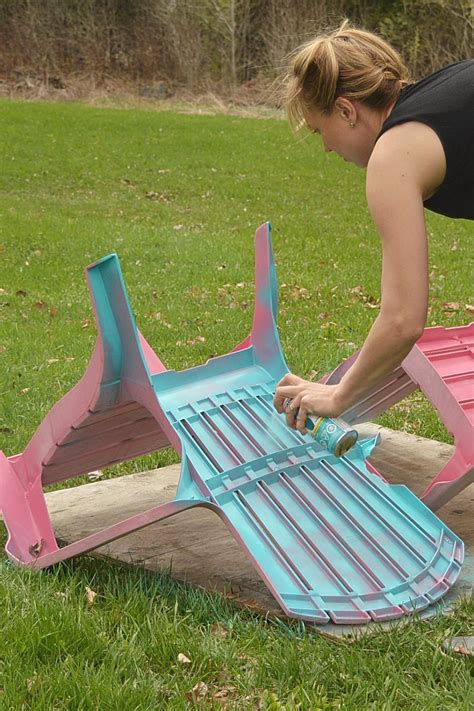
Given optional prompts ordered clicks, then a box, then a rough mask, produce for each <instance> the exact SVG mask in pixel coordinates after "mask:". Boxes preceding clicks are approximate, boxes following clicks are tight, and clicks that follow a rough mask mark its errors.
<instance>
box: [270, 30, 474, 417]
mask: <svg viewBox="0 0 474 711" xmlns="http://www.w3.org/2000/svg"><path fill="white" fill-rule="evenodd" d="M286 105H287V111H288V116H289V120H290V123H291V124H292V125H293V127H294V128H295V129H299V128H302V127H306V128H308V129H309V130H310V131H312V132H313V133H317V134H320V135H321V138H322V141H323V144H324V148H325V150H326V151H335V152H336V153H338V154H339V155H340V156H341V157H342V158H344V159H345V160H348V161H351V162H353V163H355V164H356V165H358V166H360V167H362V168H367V177H366V193H367V202H368V206H369V209H370V212H371V214H372V217H373V220H374V222H375V225H376V228H377V230H378V232H379V235H380V238H381V240H382V247H383V261H382V284H381V294H382V298H381V308H380V313H379V315H378V317H377V318H376V320H375V322H374V324H373V325H372V328H371V329H370V332H369V334H368V336H367V338H366V341H365V343H364V345H363V347H362V349H361V351H360V354H359V357H358V358H357V360H356V362H355V363H354V364H353V365H352V367H351V368H350V369H349V370H348V371H347V373H346V374H345V375H344V376H343V377H342V379H341V381H340V382H339V383H338V384H337V385H322V384H320V383H312V382H309V381H307V380H303V379H302V378H300V377H298V376H296V375H293V374H288V375H286V376H285V377H284V378H283V379H282V380H281V381H280V383H279V384H278V386H277V389H276V395H275V399H274V405H275V407H276V409H277V410H278V412H284V411H285V412H286V418H287V422H288V424H289V425H290V426H291V427H296V428H297V429H299V430H301V431H305V422H306V418H307V416H308V415H311V414H314V415H322V416H329V417H331V416H332V417H335V416H338V415H340V414H342V413H343V412H345V410H347V409H348V408H349V407H351V406H352V405H354V404H355V403H356V402H357V401H358V400H360V398H361V397H362V396H363V395H364V393H365V392H366V391H368V390H370V388H371V387H372V386H374V385H376V384H377V383H378V382H379V381H382V380H383V379H384V377H385V376H387V375H388V374H389V373H390V372H391V371H392V370H393V369H394V368H395V367H397V366H399V365H400V363H401V362H402V360H403V359H404V358H405V356H406V355H407V354H408V353H409V351H410V350H411V348H412V347H413V345H414V343H415V342H416V341H417V339H418V338H419V337H420V336H421V334H422V333H423V329H424V326H425V322H426V316H427V309H428V246H427V235H426V227H425V219H424V207H426V208H428V209H430V210H433V211H435V212H439V213H441V214H443V215H448V216H449V217H461V218H466V219H471V220H472V219H474V60H466V61H463V62H458V63H456V64H453V65H450V66H449V67H446V68H444V69H441V70H440V71H438V72H435V73H434V74H432V75H431V76H428V77H426V78H425V79H423V80H421V81H419V82H416V83H414V84H410V83H409V82H408V71H407V68H406V67H405V65H404V64H403V62H402V60H401V58H400V56H399V55H398V53H397V52H396V51H395V50H394V49H393V48H392V47H390V45H388V44H387V43H386V42H384V41H383V40H382V39H381V38H379V37H377V35H374V34H372V33H370V32H365V31H362V30H358V29H355V28H352V27H350V25H349V23H348V21H347V20H346V21H345V22H344V23H343V24H342V25H341V27H340V28H339V29H338V30H336V31H335V32H332V33H331V34H327V35H323V36H321V37H317V38H316V39H315V40H313V41H312V42H309V43H308V44H305V45H303V46H302V47H300V48H299V49H298V50H296V52H295V53H294V54H293V56H292V61H291V66H290V71H289V73H288V75H287V79H286ZM287 399H288V400H291V402H288V400H287ZM285 401H286V403H285ZM285 404H286V408H285Z"/></svg>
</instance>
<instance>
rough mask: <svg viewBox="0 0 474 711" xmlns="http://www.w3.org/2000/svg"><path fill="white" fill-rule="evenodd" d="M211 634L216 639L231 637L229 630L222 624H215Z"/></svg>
mask: <svg viewBox="0 0 474 711" xmlns="http://www.w3.org/2000/svg"><path fill="white" fill-rule="evenodd" d="M211 632H212V634H213V635H214V636H215V637H221V638H222V639H224V638H225V637H228V635H229V630H228V629H227V627H225V625H223V624H222V623H221V622H215V623H214V624H213V625H212V626H211Z"/></svg>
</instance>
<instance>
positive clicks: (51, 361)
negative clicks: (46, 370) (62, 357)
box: [46, 358, 59, 365]
mask: <svg viewBox="0 0 474 711" xmlns="http://www.w3.org/2000/svg"><path fill="white" fill-rule="evenodd" d="M46 362H47V363H48V364H49V365H51V364H52V363H59V358H48V360H47V361H46Z"/></svg>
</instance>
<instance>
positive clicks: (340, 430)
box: [283, 398, 359, 457]
mask: <svg viewBox="0 0 474 711" xmlns="http://www.w3.org/2000/svg"><path fill="white" fill-rule="evenodd" d="M290 402H291V398H286V400H285V401H284V403H283V405H284V407H285V410H286V409H287V407H288V405H289V404H290ZM305 426H306V429H308V430H309V432H310V434H311V436H312V437H314V439H315V441H316V442H317V443H318V444H320V445H321V447H323V448H324V449H327V450H328V451H329V452H331V453H332V454H334V455H335V456H336V457H342V456H344V454H346V453H347V452H348V451H349V450H350V449H351V448H352V447H353V446H354V445H355V443H356V442H357V439H358V436H359V434H358V432H357V430H354V429H351V428H350V427H348V425H347V423H346V422H344V420H341V418H340V417H317V418H315V419H313V418H309V417H308V419H307V420H306V425H305Z"/></svg>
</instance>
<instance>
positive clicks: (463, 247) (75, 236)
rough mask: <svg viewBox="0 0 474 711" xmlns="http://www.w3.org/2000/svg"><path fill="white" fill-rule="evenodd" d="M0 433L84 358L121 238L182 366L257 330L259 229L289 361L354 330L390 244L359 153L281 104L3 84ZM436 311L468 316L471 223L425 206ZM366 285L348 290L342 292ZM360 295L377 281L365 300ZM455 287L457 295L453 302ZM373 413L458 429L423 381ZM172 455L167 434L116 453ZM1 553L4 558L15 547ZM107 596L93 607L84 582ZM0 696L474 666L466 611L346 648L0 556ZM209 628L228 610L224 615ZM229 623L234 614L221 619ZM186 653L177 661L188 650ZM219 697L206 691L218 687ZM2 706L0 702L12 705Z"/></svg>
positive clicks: (463, 683) (23, 423)
mask: <svg viewBox="0 0 474 711" xmlns="http://www.w3.org/2000/svg"><path fill="white" fill-rule="evenodd" d="M0 108H1V114H0V122H1V134H2V143H1V148H0V164H1V166H2V170H1V171H0V184H1V194H0V265H1V266H0V288H1V289H2V291H1V292H0V302H1V304H2V306H1V308H0V315H1V318H2V321H1V323H0V403H1V406H0V407H1V410H0V448H1V449H3V450H4V452H5V453H6V454H7V455H11V454H14V453H16V452H18V451H21V450H22V449H23V448H24V446H25V445H26V443H27V442H28V440H29V438H30V437H31V435H32V433H33V432H34V429H35V427H36V426H37V425H38V424H39V422H40V421H41V419H42V417H43V416H44V414H45V413H46V412H47V410H48V409H49V408H50V407H51V406H52V405H53V404H54V403H55V402H56V401H57V399H58V398H59V397H60V396H61V395H63V394H64V393H66V392H67V390H68V389H69V388H70V387H71V386H72V385H73V384H75V383H76V382H77V380H78V379H79V377H80V376H81V375H82V373H83V372H84V369H85V367H86V365H87V362H88V359H89V357H90V354H91V352H92V348H93V344H94V340H95V326H94V322H93V316H92V311H91V306H90V302H89V297H88V293H87V289H86V285H85V281H84V278H83V273H82V270H83V268H84V267H85V266H86V265H87V264H88V263H90V262H92V261H94V260H95V259H97V258H99V257H101V256H104V255H105V254H108V253H110V252H113V251H116V252H117V253H118V254H119V256H120V258H121V263H122V268H123V271H124V275H125V279H126V282H127V286H128V290H129V295H130V300H131V303H132V308H133V310H134V313H135V316H136V319H137V322H138V325H139V327H140V328H141V330H142V331H143V333H144V335H145V336H146V338H147V339H148V340H149V341H150V342H151V343H152V345H153V346H154V347H155V348H156V350H157V353H158V354H159V355H160V357H162V359H163V360H164V361H165V363H166V364H167V366H168V367H169V368H176V369H180V368H185V367H189V366H191V365H195V364H198V363H201V362H203V361H205V360H206V359H208V358H209V357H211V356H213V355H216V354H220V353H224V352H225V351H227V350H228V349H230V348H232V347H233V346H234V345H235V344H236V343H238V342H239V341H240V340H242V338H243V337H244V336H245V335H246V334H247V332H248V331H249V329H250V323H251V317H252V303H253V291H252V289H253V269H254V251H253V233H254V230H255V228H256V227H257V226H258V225H259V224H260V223H261V222H263V221H265V220H267V219H270V220H271V221H272V223H273V237H274V251H275V257H276V263H277V270H278V279H279V285H280V309H279V324H280V331H281V337H282V342H283V347H284V351H285V354H286V357H287V361H288V364H289V366H290V368H291V369H292V370H293V371H294V372H296V373H299V374H301V375H303V376H309V377H318V376H321V375H322V374H324V373H325V372H326V371H328V370H329V369H331V368H333V367H335V366H336V365H337V364H338V363H339V362H340V361H341V360H342V359H343V358H345V357H346V356H348V355H349V354H350V353H351V352H353V350H355V348H356V347H359V346H360V345H361V344H362V342H363V340H364V337H365V335H366V333H367V331H368V329H369V327H370V324H371V322H372V320H373V318H374V315H375V314H376V313H377V312H376V310H374V309H371V308H369V307H368V306H367V299H368V300H369V301H371V300H376V299H377V298H378V297H379V294H380V290H379V280H380V244H379V240H378V237H377V235H376V233H375V231H374V228H373V226H372V224H371V221H370V217H369V215H368V212H367V210H366V207H365V197H364V175H363V172H362V171H360V170H358V169H356V168H355V167H353V166H350V165H348V164H346V163H343V162H342V161H340V160H339V159H338V158H337V157H336V156H334V155H326V154H324V152H323V151H322V150H321V147H320V145H318V140H315V139H313V138H312V139H310V140H308V141H305V142H302V143H297V142H295V140H294V138H293V137H292V136H291V134H290V132H289V130H288V127H287V125H286V124H285V123H284V122H282V121H278V120H271V119H266V120H258V119H249V118H245V119H244V118H238V117H232V116H190V115H180V114H176V113H171V112H166V113H165V112H163V113H159V112H152V111H138V110H122V109H97V108H91V107H87V106H81V105H77V104H70V105H65V104H62V105H61V104H42V103H15V102H8V101H2V102H0ZM428 225H429V233H430V260H431V265H430V271H431V274H432V278H431V292H432V293H431V307H430V308H431V310H430V316H429V321H430V324H439V325H445V326H451V325H458V324H464V323H466V322H467V321H468V320H469V316H470V314H469V313H468V312H467V311H465V305H466V304H468V303H470V304H472V303H473V295H472V281H471V280H472V277H471V275H472V261H471V263H469V254H470V253H472V225H469V224H468V223H467V222H463V221H454V220H447V219H444V218H442V217H438V216H436V215H428ZM355 287H361V289H360V290H359V292H360V291H361V292H362V293H358V292H357V291H356V292H354V291H351V290H353V289H354V288H355ZM364 297H365V298H364ZM445 302H457V303H459V306H460V308H459V310H456V311H452V312H448V311H446V310H445V309H444V308H443V303H445ZM382 422H383V423H384V424H386V425H388V426H391V427H394V428H399V429H402V428H403V429H406V430H408V431H411V432H416V433H417V434H420V435H424V436H429V437H435V438H437V439H440V440H445V441H450V439H449V435H448V434H447V433H446V432H445V431H444V429H443V427H442V425H440V423H439V421H438V418H437V416H436V414H435V413H434V412H433V410H432V408H431V407H430V406H429V405H428V404H427V403H426V401H425V400H424V398H422V397H421V396H420V395H419V394H415V395H413V396H412V397H411V398H410V399H409V400H408V401H407V402H405V403H401V404H400V405H399V406H397V407H396V408H394V409H393V410H392V411H391V412H390V413H387V414H386V415H385V416H384V418H383V419H382ZM171 461H176V455H175V454H174V453H173V452H171V451H164V452H160V453H157V454H155V455H153V456H149V457H146V458H142V459H140V460H137V461H135V462H131V463H128V464H125V465H121V466H120V467H114V468H112V469H111V470H110V471H109V472H108V476H111V475H112V474H117V473H119V474H123V473H125V472H128V471H135V470H141V469H144V468H147V467H151V466H161V465H164V464H167V463H169V462H171ZM2 561H4V559H0V564H2ZM86 586H90V587H91V588H93V589H94V590H96V591H97V592H98V593H99V596H98V598H96V601H95V603H94V604H93V605H88V604H87V601H86V599H85V588H86ZM0 588H1V590H0V601H1V606H0V613H1V618H0V689H3V693H1V691H0V708H5V709H21V708H26V709H28V708H32V709H48V710H49V709H53V708H54V709H100V710H101V711H102V710H103V709H156V708H171V709H173V708H186V706H187V705H189V703H190V702H188V701H187V700H186V693H187V692H189V690H190V689H192V687H193V686H194V684H196V683H197V682H198V681H204V682H205V683H206V684H207V685H208V687H209V693H208V695H207V696H206V697H205V698H204V699H203V700H202V701H201V702H200V704H201V706H202V707H203V708H204V707H205V708H213V707H215V708H219V707H220V705H219V704H220V702H219V701H218V699H214V694H215V693H217V692H218V691H219V690H222V689H223V688H224V687H233V688H232V689H230V690H229V694H228V699H230V701H228V703H227V707H228V708H236V709H245V708H249V709H250V708H251V709H254V708H258V703H261V704H262V707H263V708H267V709H278V708H288V709H297V708H300V707H298V704H301V708H302V709H317V708H324V709H326V708H347V709H354V710H355V709H357V710H360V709H366V708H371V709H392V708H393V709H395V708H404V709H412V708H413V709H415V708H423V709H440V708H443V709H464V708H466V709H467V708H468V689H469V681H470V675H469V674H470V673H469V667H468V665H467V663H466V660H464V659H458V658H451V657H445V656H443V655H442V654H441V653H440V652H439V651H438V646H439V642H440V641H441V640H442V639H443V638H444V637H445V636H447V635H448V634H450V633H456V632H458V631H462V632H464V633H466V630H467V621H468V616H469V611H471V612H472V609H471V608H470V607H469V605H465V606H464V607H461V608H460V609H459V611H458V614H457V615H456V617H455V618H452V619H449V618H442V619H439V620H435V621H433V622H429V623H421V622H417V621H415V622H414V623H413V624H410V625H407V626H406V627H403V628H400V629H398V630H395V631H393V632H391V633H390V634H380V635H375V636H373V637H371V638H370V639H369V638H368V639H364V640H362V641H359V642H357V643H355V644H353V645H350V644H342V645H340V646H336V645H334V643H332V642H329V641H327V640H325V639H324V638H322V637H320V636H318V635H317V634H314V633H312V632H311V631H310V630H305V629H304V627H303V626H302V625H297V624H288V625H285V624H282V623H276V622H272V621H263V620H261V619H259V618H257V617H256V616H253V615H251V614H250V613H245V612H239V611H236V609H235V608H234V607H232V605H231V604H230V603H228V602H226V601H225V600H222V599H220V598H218V597H212V596H209V595H206V594H203V593H201V592H198V591H193V590H188V589H186V588H184V587H182V586H179V585H176V584H175V583H172V582H171V581H170V580H169V579H168V578H167V577H166V576H163V577H157V576H150V575H148V574H146V573H143V572H139V571H124V570H117V569H116V568H114V567H112V566H110V565H106V564H104V563H99V562H96V561H93V560H91V559H86V558H84V559H81V560H80V561H78V562H77V563H74V564H70V565H62V566H59V567H58V568H57V569H55V570H54V571H52V572H45V573H41V574H39V575H32V574H29V573H27V572H26V573H25V572H24V571H20V570H15V569H13V568H11V567H10V566H9V565H7V564H6V563H3V567H2V568H1V571H0ZM216 625H217V627H216ZM220 626H222V628H223V629H221V627H220ZM180 652H181V653H183V654H186V656H188V657H189V658H190V659H191V661H192V663H191V665H187V666H183V665H180V664H178V663H177V655H178V653H180ZM213 699H214V700H213ZM2 705H3V706H2Z"/></svg>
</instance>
